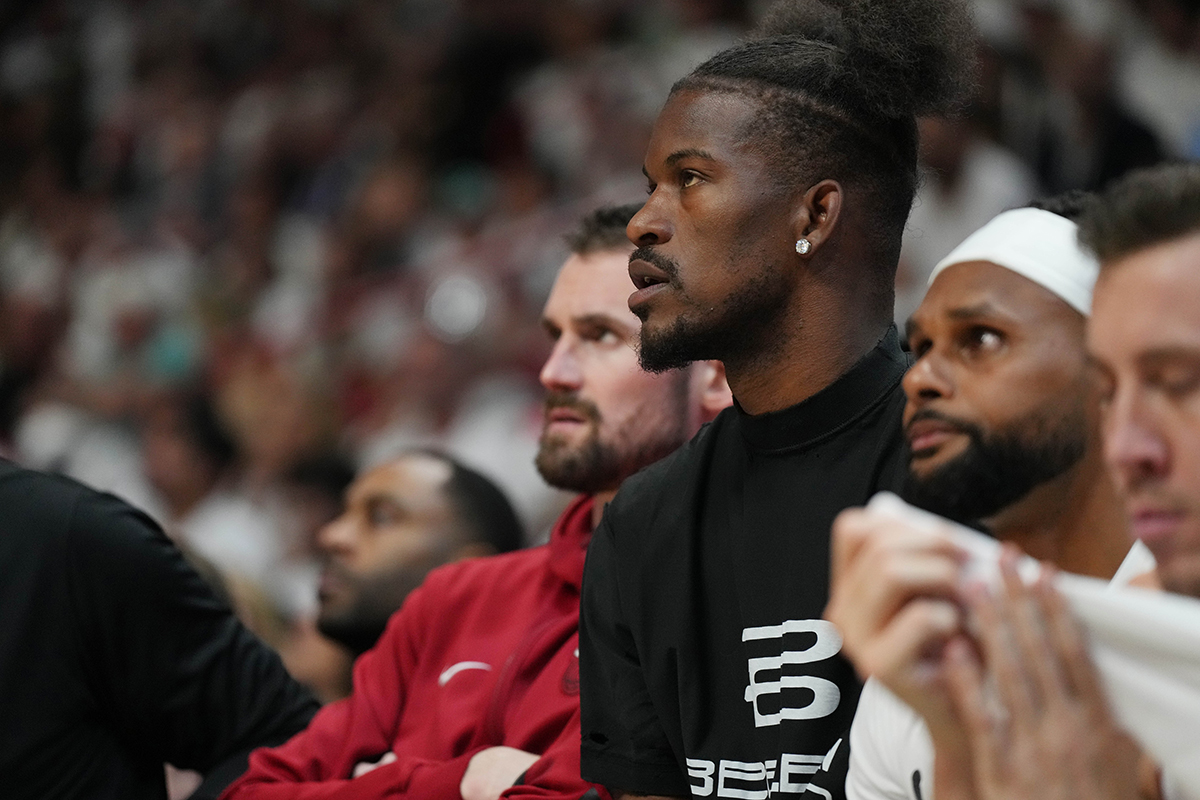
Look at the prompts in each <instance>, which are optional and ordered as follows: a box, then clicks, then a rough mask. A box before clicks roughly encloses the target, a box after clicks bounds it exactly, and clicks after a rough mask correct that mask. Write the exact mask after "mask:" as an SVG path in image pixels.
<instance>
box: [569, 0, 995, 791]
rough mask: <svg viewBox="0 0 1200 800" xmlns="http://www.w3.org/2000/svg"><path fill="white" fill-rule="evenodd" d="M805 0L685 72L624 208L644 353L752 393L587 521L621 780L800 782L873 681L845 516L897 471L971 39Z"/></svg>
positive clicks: (612, 750) (917, 18)
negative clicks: (849, 591)
mask: <svg viewBox="0 0 1200 800" xmlns="http://www.w3.org/2000/svg"><path fill="white" fill-rule="evenodd" d="M793 6H794V7H792V8H788V7H786V6H784V7H781V8H778V9H775V10H774V11H773V13H772V14H771V15H770V16H769V18H768V20H767V21H766V23H764V25H763V27H762V29H761V32H760V34H759V35H758V36H757V37H756V38H752V39H750V40H748V41H746V42H744V43H742V44H739V45H736V46H734V47H732V48H730V49H728V50H725V51H723V52H721V53H719V54H717V55H716V56H714V57H713V58H712V59H710V60H709V61H707V62H705V63H704V64H702V65H701V66H700V67H698V68H697V69H696V70H695V71H694V72H692V73H691V74H690V75H688V76H687V77H685V78H684V79H683V80H681V81H680V82H679V83H677V84H676V85H675V87H674V88H673V90H672V92H671V95H670V97H669V98H668V100H667V103H666V105H665V106H664V108H663V110H662V112H661V114H660V115H659V118H658V120H657V122H656V123H655V126H654V130H653V133H652V135H651V141H650V145H649V148H648V150H647V153H646V158H645V162H644V171H645V173H646V176H647V179H648V180H649V189H650V196H649V198H648V199H647V201H646V203H645V206H644V207H643V208H642V210H641V211H640V212H639V213H638V214H636V215H635V216H634V218H633V219H632V221H631V222H630V224H629V227H628V230H627V232H628V234H629V238H630V239H631V240H632V241H633V242H634V244H635V245H637V248H638V249H637V250H636V251H635V252H634V253H633V255H632V256H631V260H630V265H629V273H630V276H631V278H632V279H633V282H634V285H635V289H636V291H635V292H634V293H633V295H631V297H630V298H629V305H630V308H631V309H633V311H634V312H635V313H636V314H637V315H638V316H639V317H640V318H641V319H642V333H641V345H640V346H641V353H640V355H641V360H642V364H643V366H645V367H646V368H648V369H655V370H658V369H667V368H671V367H675V366H678V365H682V364H686V363H688V362H690V361H693V360H697V359H710V358H711V359H719V360H721V361H723V362H724V363H725V367H726V370H727V375H728V379H729V385H730V387H731V388H732V390H733V394H734V397H735V398H736V400H737V406H736V408H734V409H729V410H726V411H725V412H723V413H722V414H721V415H720V416H719V417H718V418H717V419H716V420H715V421H714V422H713V423H712V424H711V425H709V426H707V427H706V428H705V429H704V430H702V431H701V433H700V434H699V435H698V436H697V437H696V438H695V439H693V440H692V442H691V443H690V444H688V445H687V446H685V447H684V448H683V449H681V450H680V451H678V452H677V453H676V454H675V455H674V456H671V457H669V458H668V459H666V460H664V461H663V462H660V463H659V464H657V465H656V466H654V467H652V468H650V469H647V470H645V471H643V472H642V473H640V474H639V475H638V476H635V477H634V478H633V479H631V480H630V481H627V482H626V484H625V485H624V486H623V488H622V489H621V491H620V492H619V493H618V495H617V497H616V498H615V499H614V501H613V503H612V504H611V505H610V506H609V508H608V510H607V511H606V513H605V516H604V520H603V522H602V523H601V525H600V526H599V528H598V529H597V531H596V534H595V536H594V538H593V540H592V544H591V548H590V551H589V555H588V563H587V568H586V573H585V578H584V586H583V595H582V603H581V641H580V668H581V680H582V736H583V740H582V768H583V774H584V777H585V778H587V779H588V780H590V781H594V782H597V783H602V784H604V785H606V786H607V787H609V788H610V789H611V790H613V793H614V794H615V795H618V796H619V795H622V794H625V795H632V796H686V795H693V796H697V797H709V796H711V797H726V798H744V799H748V798H762V799H763V800H765V798H767V797H769V796H771V795H796V794H800V793H802V792H804V791H805V789H806V787H807V785H808V783H809V781H810V778H811V776H812V775H813V774H814V773H815V772H816V771H817V769H818V768H819V767H820V765H821V762H822V760H823V758H824V756H825V754H826V753H827V752H829V751H830V749H831V748H832V746H833V745H834V744H835V742H836V740H837V737H838V735H839V732H841V731H844V730H845V729H846V728H847V726H848V723H849V721H850V718H851V717H852V715H853V713H854V707H855V704H856V702H857V697H858V692H859V684H858V681H857V679H856V678H855V675H854V672H853V669H852V668H851V667H850V665H849V663H848V662H847V661H846V660H845V659H844V658H843V657H842V656H841V654H840V652H839V651H840V648H841V638H840V635H839V633H838V631H837V629H836V628H835V627H834V626H833V625H832V624H830V623H828V622H825V621H823V620H821V612H822V609H823V607H824V605H825V602H826V599H827V595H828V583H829V574H828V573H829V531H830V525H831V523H832V521H833V518H834V517H835V516H836V514H837V513H838V512H839V511H841V510H842V509H843V508H846V507H848V506H852V505H857V504H859V503H862V502H865V501H866V500H867V499H868V498H870V497H871V495H873V494H874V493H875V492H876V491H878V490H880V489H883V488H897V487H898V486H899V484H900V483H901V481H902V479H903V475H904V471H905V464H906V451H905V446H904V441H903V437H902V435H901V426H900V416H901V412H902V410H903V406H904V396H903V393H902V392H901V390H900V380H901V378H902V376H903V374H904V371H905V368H906V367H907V359H906V357H905V355H904V353H903V352H902V351H901V349H900V344H899V336H898V334H897V333H896V331H895V329H894V328H892V326H891V319H892V304H893V290H892V286H893V278H894V273H895V269H896V264H897V260H898V254H899V249H900V238H901V233H902V230H903V228H904V223H905V220H906V218H907V214H908V210H909V206H910V205H911V202H912V197H913V192H914V187H915V185H916V181H917V128H916V115H917V114H929V113H937V112H940V111H943V110H946V109H947V108H948V107H949V106H951V105H952V104H953V103H954V102H956V101H957V98H958V96H959V94H960V92H961V90H962V89H963V88H964V87H963V82H964V79H969V76H970V73H971V69H970V59H969V56H968V55H967V53H968V52H969V50H970V47H971V38H970V35H969V25H968V23H967V15H966V12H965V9H964V8H963V7H962V6H961V4H960V3H958V2H953V1H952V0H887V1H886V2H884V1H882V0H876V2H866V1H865V0H845V1H844V2H833V1H832V0H830V1H829V2H799V3H794V4H793Z"/></svg>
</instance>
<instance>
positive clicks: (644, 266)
mask: <svg viewBox="0 0 1200 800" xmlns="http://www.w3.org/2000/svg"><path fill="white" fill-rule="evenodd" d="M629 277H630V279H632V280H633V285H634V286H636V287H637V288H638V289H639V290H641V289H649V288H651V287H653V286H659V285H661V284H666V283H670V282H671V276H670V275H668V274H667V273H665V272H663V271H662V270H661V269H659V268H658V267H656V266H654V265H653V264H651V263H650V262H649V261H643V260H642V259H640V258H636V259H634V260H633V261H630V262H629Z"/></svg>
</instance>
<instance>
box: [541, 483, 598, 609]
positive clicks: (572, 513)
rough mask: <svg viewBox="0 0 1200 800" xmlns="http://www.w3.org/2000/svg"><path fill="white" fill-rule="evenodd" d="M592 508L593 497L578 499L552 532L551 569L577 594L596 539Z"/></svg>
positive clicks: (560, 517)
mask: <svg viewBox="0 0 1200 800" xmlns="http://www.w3.org/2000/svg"><path fill="white" fill-rule="evenodd" d="M592 505H593V504H592V496H591V495H580V496H579V497H576V498H575V499H574V500H572V501H571V504H570V505H568V506H567V508H566V510H564V511H563V513H562V515H561V516H559V518H558V521H557V522H555V523H554V530H552V531H551V532H550V569H551V571H552V572H553V573H554V574H555V575H557V576H558V577H559V578H561V579H562V580H563V582H564V583H568V584H570V585H572V586H574V587H575V589H576V590H578V589H579V586H580V584H581V583H582V582H583V561H584V559H585V558H586V557H587V546H588V542H590V541H591V539H592Z"/></svg>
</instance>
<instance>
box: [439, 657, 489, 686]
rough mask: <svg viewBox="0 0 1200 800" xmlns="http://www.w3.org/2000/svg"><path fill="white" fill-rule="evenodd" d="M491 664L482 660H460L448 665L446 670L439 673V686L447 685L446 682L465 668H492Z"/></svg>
mask: <svg viewBox="0 0 1200 800" xmlns="http://www.w3.org/2000/svg"><path fill="white" fill-rule="evenodd" d="M491 668H492V665H491V664H485V663H483V662H482V661H460V662H458V663H457V664H454V665H453V666H449V667H446V670H445V672H443V673H442V674H441V675H438V686H445V685H446V683H447V682H448V681H449V680H450V679H451V678H453V677H454V676H455V675H457V674H458V673H460V672H462V671H463V670H464V669H483V670H490V669H491Z"/></svg>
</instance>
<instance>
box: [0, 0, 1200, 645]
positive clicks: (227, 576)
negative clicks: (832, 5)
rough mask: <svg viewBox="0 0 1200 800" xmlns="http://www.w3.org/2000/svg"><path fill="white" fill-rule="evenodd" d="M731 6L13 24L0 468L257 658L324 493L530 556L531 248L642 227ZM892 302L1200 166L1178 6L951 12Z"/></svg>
mask: <svg viewBox="0 0 1200 800" xmlns="http://www.w3.org/2000/svg"><path fill="white" fill-rule="evenodd" d="M765 5H766V3H765V2H751V1H750V0H43V1H42V2H13V3H10V4H7V5H5V6H4V8H3V10H0V446H2V448H3V452H4V453H5V454H6V455H8V456H9V457H11V458H13V459H15V460H17V461H19V462H21V463H23V464H26V465H29V466H33V467H37V468H42V469H51V470H57V471H61V472H64V473H67V474H70V475H72V476H74V477H77V478H79V479H81V480H83V481H84V482H86V483H89V484H91V485H94V486H97V487H99V488H102V489H106V490H110V491H113V492H115V493H117V494H118V495H120V496H122V497H124V498H125V499H128V500H130V501H131V502H133V503H134V504H135V505H137V506H139V507H141V508H144V509H145V510H147V512H148V513H150V514H151V516H153V517H154V518H155V519H156V520H158V521H159V522H160V523H161V524H162V525H163V526H164V528H165V529H166V530H167V531H168V533H169V534H170V535H171V536H172V537H174V538H175V539H176V540H177V541H179V542H180V544H181V545H182V546H183V547H184V548H185V549H187V550H189V551H190V552H191V553H193V554H194V555H195V556H197V557H198V558H199V559H201V560H202V561H203V562H205V563H207V564H210V565H211V566H212V567H213V568H214V569H215V570H216V571H217V573H219V574H220V575H221V576H222V577H223V578H224V581H225V583H226V586H227V588H228V590H229V592H230V593H231V595H233V596H234V599H235V600H236V601H237V605H238V606H239V608H241V609H242V613H243V615H244V616H245V617H247V619H248V620H249V621H250V623H251V626H252V627H254V628H255V629H256V630H258V631H259V632H260V633H263V634H264V635H265V636H267V638H268V640H274V641H276V642H278V641H280V637H286V636H287V635H288V634H287V633H286V632H287V631H289V630H291V629H292V627H293V626H294V625H295V624H296V622H297V620H306V619H311V616H312V614H313V611H314V609H315V604H316V595H315V588H314V587H315V580H316V574H317V567H316V561H315V553H314V550H313V541H314V536H315V532H316V530H318V529H319V528H320V526H321V525H323V524H324V523H325V522H327V521H328V520H329V519H330V518H332V516H333V515H334V514H335V513H336V510H337V509H338V507H339V505H340V503H341V493H342V491H343V489H344V488H345V486H346V484H347V483H348V481H349V480H350V477H351V476H352V475H353V474H354V472H355V471H356V470H358V469H361V468H362V467H365V466H368V465H371V464H374V463H378V462H379V461H380V460H382V459H385V458H387V457H389V456H391V455H393V454H394V453H396V452H397V451H399V450H400V449H401V448H403V447H405V446H436V447H440V448H442V449H444V450H446V451H448V452H450V453H452V454H454V455H455V456H457V457H458V458H460V459H461V460H462V461H463V462H464V463H466V464H468V465H471V466H473V467H475V468H477V469H479V470H480V471H482V472H484V473H485V474H488V475H490V476H492V477H494V478H495V479H496V480H497V481H498V482H499V483H500V484H501V485H502V486H503V487H504V488H505V489H506V490H507V491H508V493H509V494H510V495H511V497H512V499H513V501H514V503H515V505H516V507H517V509H518V511H519V513H520V515H521V517H522V520H523V522H524V524H525V526H526V530H527V533H528V537H529V540H530V541H531V542H532V541H537V540H539V539H541V538H543V537H544V532H545V530H546V528H547V526H548V525H549V523H550V522H551V521H552V520H553V519H554V518H555V517H556V516H557V514H558V513H559V511H560V510H561V509H562V507H563V504H564V502H565V497H564V496H563V495H562V494H560V493H557V492H555V491H553V490H551V489H549V488H548V487H546V486H545V484H544V483H543V482H542V480H541V478H540V477H539V476H538V475H537V473H536V471H535V469H534V466H533V458H534V454H535V452H536V449H537V437H538V433H539V430H540V425H541V416H540V409H541V405H540V403H541V391H540V389H539V387H538V385H537V380H536V379H537V371H538V369H539V367H540V365H541V364H542V362H543V360H544V358H545V355H546V353H547V342H546V340H545V338H546V337H545V336H544V334H543V333H542V331H541V326H540V324H539V315H540V310H541V307H542V304H543V303H544V300H545V296H546V293H547V292H548V290H549V287H550V283H551V281H552V280H553V277H554V274H555V271H556V270H557V268H558V266H559V265H560V264H561V263H562V260H563V257H564V255H565V252H566V249H565V246H564V245H563V243H562V241H561V234H562V232H563V231H565V230H566V229H567V228H568V227H570V225H571V223H572V222H574V220H575V219H576V218H577V217H578V216H579V215H580V214H581V213H582V212H584V211H586V210H588V209H590V208H592V207H594V206H595V205H597V204H599V203H602V202H620V201H629V200H634V199H637V198H638V197H639V196H641V195H642V194H643V193H644V184H645V181H644V179H643V178H642V176H641V175H640V173H639V167H640V164H641V158H642V153H643V149H644V147H645V143H646V140H647V137H648V133H649V128H650V125H651V123H652V122H653V119H654V116H655V114H656V113H657V111H658V109H659V107H660V105H661V104H662V102H663V100H664V99H665V97H666V95H667V92H668V91H669V88H670V86H671V83H672V82H673V81H674V80H675V79H677V78H679V77H681V76H682V75H683V74H685V72H687V71H688V70H689V69H690V68H691V67H692V66H694V65H695V64H697V63H699V62H700V61H702V60H703V59H704V58H705V57H706V56H707V55H709V54H711V53H713V52H715V51H716V50H718V49H720V48H721V47H724V46H726V45H728V44H729V43H731V42H732V41H734V40H735V39H736V37H737V36H739V35H740V34H742V33H743V32H744V31H745V30H747V28H748V26H749V25H751V24H752V23H753V21H754V19H755V18H756V16H757V15H758V14H759V13H760V12H761V11H762V9H763V7H764V6H765ZM974 5H975V7H976V11H977V19H978V27H979V33H980V42H979V45H980V52H981V56H982V62H983V68H982V70H981V73H980V76H979V92H978V94H977V96H976V98H975V100H974V101H973V103H972V104H971V105H970V107H969V108H966V109H964V114H963V115H962V117H961V118H958V119H955V120H949V121H947V120H929V121H926V122H925V123H923V125H922V161H923V164H924V168H925V170H926V175H925V179H924V183H923V186H922V188H921V190H920V192H919V194H918V198H917V202H916V205H915V207H914V211H913V216H912V219H911V221H910V224H909V230H908V233H907V235H906V241H905V247H904V252H903V256H902V263H901V270H900V275H899V278H898V285H897V289H898V292H897V300H898V303H897V315H898V318H899V319H900V320H901V321H903V319H904V318H905V317H907V315H908V313H909V312H911V310H912V309H913V308H915V306H916V304H917V302H918V301H919V300H920V297H921V295H922V294H923V292H924V285H925V280H926V278H927V276H928V274H929V272H930V270H931V269H932V267H933V265H934V264H935V263H936V262H937V261H938V260H939V259H940V258H941V257H942V256H944V255H946V254H947V253H948V252H949V251H950V249H951V248H952V247H953V246H954V245H955V244H956V243H958V242H959V241H961V240H962V239H963V238H964V237H965V236H966V235H967V234H968V233H970V232H971V231H973V230H975V229H976V228H978V227H980V226H981V225H982V224H983V223H984V222H986V221H987V220H988V219H990V218H991V217H993V216H994V215H995V214H996V213H998V212H999V211H1001V210H1003V209H1005V208H1010V207H1013V206H1017V205H1021V204H1023V203H1025V202H1026V201H1028V200H1029V199H1031V198H1033V197H1035V196H1038V195H1040V194H1043V193H1046V192H1058V191H1062V190H1064V189H1069V188H1086V189H1095V188H1099V187H1100V186H1102V185H1104V184H1105V183H1107V182H1108V181H1110V180H1111V179H1112V178H1114V177H1116V176H1118V175H1120V174H1122V173H1123V172H1125V171H1127V170H1128V169H1130V168H1133V167H1136V166H1143V165H1147V164H1151V163H1155V162H1157V161H1161V160H1164V159H1170V158H1177V157H1184V156H1190V157H1192V158H1197V157H1200V0H976V2H975V3H974Z"/></svg>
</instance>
